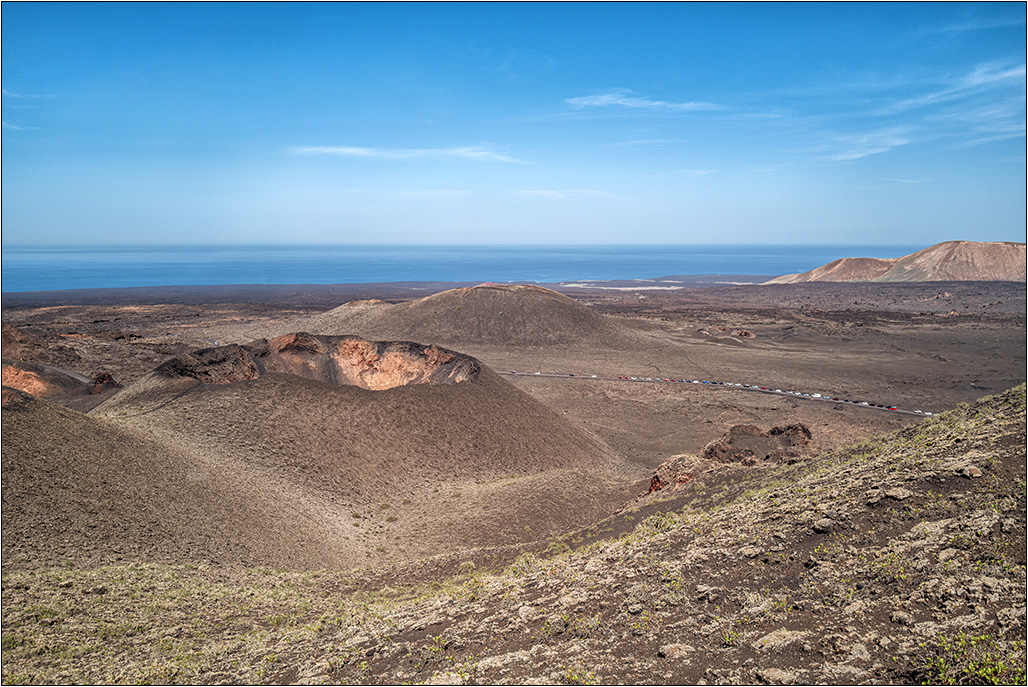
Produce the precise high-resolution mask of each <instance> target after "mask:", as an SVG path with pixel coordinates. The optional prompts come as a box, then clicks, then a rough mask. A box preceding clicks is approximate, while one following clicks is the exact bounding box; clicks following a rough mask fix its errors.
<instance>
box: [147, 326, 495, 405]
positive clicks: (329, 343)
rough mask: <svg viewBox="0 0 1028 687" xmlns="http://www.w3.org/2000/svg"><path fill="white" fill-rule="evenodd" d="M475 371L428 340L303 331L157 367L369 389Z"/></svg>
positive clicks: (468, 377)
mask: <svg viewBox="0 0 1028 687" xmlns="http://www.w3.org/2000/svg"><path fill="white" fill-rule="evenodd" d="M480 371H481V367H480V365H479V363H478V361H477V360H475V359H474V358H471V357H469V356H466V355H462V354H460V353H457V352H455V351H449V350H446V349H444V348H439V347H438V346H436V345H434V344H433V345H430V346H425V345H422V344H417V343H413V342H410V341H368V340H366V339H362V338H360V337H357V336H317V335H314V334H308V333H306V332H299V333H292V334H285V335H283V336H278V337H275V338H273V339H270V340H268V339H261V340H259V341H254V342H251V343H249V344H245V345H239V344H231V345H228V346H219V347H216V348H205V349H202V350H199V351H195V352H192V353H186V354H184V355H181V356H179V357H177V358H173V359H171V360H169V361H168V362H166V363H164V364H163V365H161V366H160V367H158V368H157V372H158V373H160V374H163V375H164V376H166V377H192V378H193V379H196V380H198V381H200V382H202V383H204V384H233V383H235V382H240V381H244V380H253V379H257V378H259V377H262V376H264V375H266V374H272V373H282V374H290V375H295V376H297V377H304V378H306V379H313V380H316V381H320V382H325V383H328V384H336V385H339V386H357V387H361V388H363V389H368V390H371V391H381V390H384V389H393V388H395V387H400V386H408V385H411V384H459V383H461V382H469V381H474V380H475V379H477V378H478V376H479V373H480Z"/></svg>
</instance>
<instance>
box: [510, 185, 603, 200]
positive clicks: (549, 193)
mask: <svg viewBox="0 0 1028 687" xmlns="http://www.w3.org/2000/svg"><path fill="white" fill-rule="evenodd" d="M518 193H519V194H520V195H524V196H536V197H539V198H558V199H567V198H585V197H594V198H618V197H620V196H618V195H616V194H614V193H607V192H606V191H597V190H595V189H591V188H572V189H565V190H557V189H549V188H529V189H521V190H519V191H518Z"/></svg>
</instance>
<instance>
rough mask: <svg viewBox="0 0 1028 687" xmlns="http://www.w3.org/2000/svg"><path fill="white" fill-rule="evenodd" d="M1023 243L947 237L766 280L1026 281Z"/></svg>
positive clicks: (774, 281)
mask: <svg viewBox="0 0 1028 687" xmlns="http://www.w3.org/2000/svg"><path fill="white" fill-rule="evenodd" d="M1026 255H1028V252H1026V250H1025V244H1023V243H1013V242H980V241H946V242H944V243H939V244H936V245H934V246H930V247H928V248H925V249H924V250H921V251H918V252H916V253H911V254H910V255H907V256H904V257H902V258H893V259H882V258H840V259H839V260H833V261H832V262H830V263H828V264H827V265H822V266H821V267H818V268H816V269H813V270H811V271H809V272H804V273H802V274H787V275H785V276H782V277H776V278H775V279H772V280H771V281H769V282H767V283H768V284H799V283H803V282H811V281H873V282H923V281H1026V269H1028V268H1026V265H1028V260H1026Z"/></svg>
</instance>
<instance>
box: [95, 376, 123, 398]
mask: <svg viewBox="0 0 1028 687" xmlns="http://www.w3.org/2000/svg"><path fill="white" fill-rule="evenodd" d="M120 388H121V384H118V383H117V382H116V381H114V377H112V376H111V373H110V372H100V374H98V375H97V376H96V378H94V379H93V386H91V387H90V388H89V393H91V394H102V393H104V392H105V391H112V390H116V389H120Z"/></svg>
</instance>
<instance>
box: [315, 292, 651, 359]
mask: <svg viewBox="0 0 1028 687" xmlns="http://www.w3.org/2000/svg"><path fill="white" fill-rule="evenodd" d="M306 328H309V329H311V330H312V331H320V332H326V333H339V334H343V333H358V334H360V335H361V336H365V337H370V338H381V339H410V340H415V341H431V342H436V343H440V344H444V345H447V346H455V347H459V346H466V345H500V346H555V345H561V346H568V345H579V344H583V343H594V344H601V345H607V346H619V345H622V344H624V343H625V342H626V341H629V340H631V338H632V336H633V333H632V332H631V331H630V330H628V329H627V328H626V327H624V326H623V325H621V324H620V323H618V322H617V321H615V320H612V319H610V318H607V317H605V316H603V315H600V314H597V313H595V312H593V311H592V310H590V309H589V308H588V307H587V306H585V305H582V304H581V303H578V302H576V301H574V300H573V299H571V298H568V297H567V296H565V295H563V294H560V293H557V292H556V291H551V290H549V289H544V288H542V287H539V286H532V285H500V284H483V285H480V286H474V287H466V288H459V289H451V290H449V291H443V292H441V293H437V294H434V295H431V296H426V297H425V298H421V299H419V300H416V301H412V302H409V303H399V304H396V305H385V304H374V303H366V302H364V303H360V304H357V305H352V304H346V305H343V306H340V307H338V308H335V309H334V310H330V311H329V312H327V313H324V314H322V315H319V316H316V317H314V318H312V319H311V322H310V324H308V325H306Z"/></svg>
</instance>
